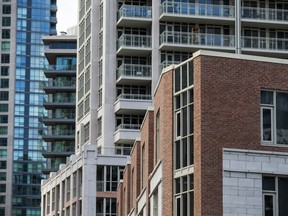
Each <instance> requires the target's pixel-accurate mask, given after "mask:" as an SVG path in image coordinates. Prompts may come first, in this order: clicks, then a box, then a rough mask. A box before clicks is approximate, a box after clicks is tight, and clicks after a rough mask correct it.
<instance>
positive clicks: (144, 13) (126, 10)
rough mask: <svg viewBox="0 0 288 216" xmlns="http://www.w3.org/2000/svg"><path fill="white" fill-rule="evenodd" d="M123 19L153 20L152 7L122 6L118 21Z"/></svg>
mask: <svg viewBox="0 0 288 216" xmlns="http://www.w3.org/2000/svg"><path fill="white" fill-rule="evenodd" d="M121 17H130V18H131V17H132V18H133V17H135V18H152V7H150V6H139V5H122V6H121V8H120V9H119V10H118V20H119V19H120V18H121Z"/></svg>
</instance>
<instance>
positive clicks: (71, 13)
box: [57, 0, 78, 34]
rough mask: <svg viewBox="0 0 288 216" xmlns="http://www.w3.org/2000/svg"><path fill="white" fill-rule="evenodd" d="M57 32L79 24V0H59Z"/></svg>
mask: <svg viewBox="0 0 288 216" xmlns="http://www.w3.org/2000/svg"><path fill="white" fill-rule="evenodd" d="M57 6H58V11H57V19H58V23H57V33H58V34H59V33H60V31H66V30H67V28H69V27H71V26H74V25H76V24H77V7H78V0H57Z"/></svg>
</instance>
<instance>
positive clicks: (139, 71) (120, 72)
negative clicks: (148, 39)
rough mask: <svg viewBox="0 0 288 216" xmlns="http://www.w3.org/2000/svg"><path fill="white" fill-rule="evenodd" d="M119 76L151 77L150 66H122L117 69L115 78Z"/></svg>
mask: <svg viewBox="0 0 288 216" xmlns="http://www.w3.org/2000/svg"><path fill="white" fill-rule="evenodd" d="M120 76H128V77H151V66H150V65H139V64H122V65H121V66H120V67H119V68H117V78H119V77H120Z"/></svg>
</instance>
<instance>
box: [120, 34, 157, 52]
mask: <svg viewBox="0 0 288 216" xmlns="http://www.w3.org/2000/svg"><path fill="white" fill-rule="evenodd" d="M122 46H124V47H141V48H151V46H152V43H151V36H149V35H130V34H123V35H121V37H120V38H119V39H118V49H119V48H120V47H122Z"/></svg>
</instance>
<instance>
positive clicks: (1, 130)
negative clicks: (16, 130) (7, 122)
mask: <svg viewBox="0 0 288 216" xmlns="http://www.w3.org/2000/svg"><path fill="white" fill-rule="evenodd" d="M7 133H8V127H6V126H2V127H0V135H7Z"/></svg>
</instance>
